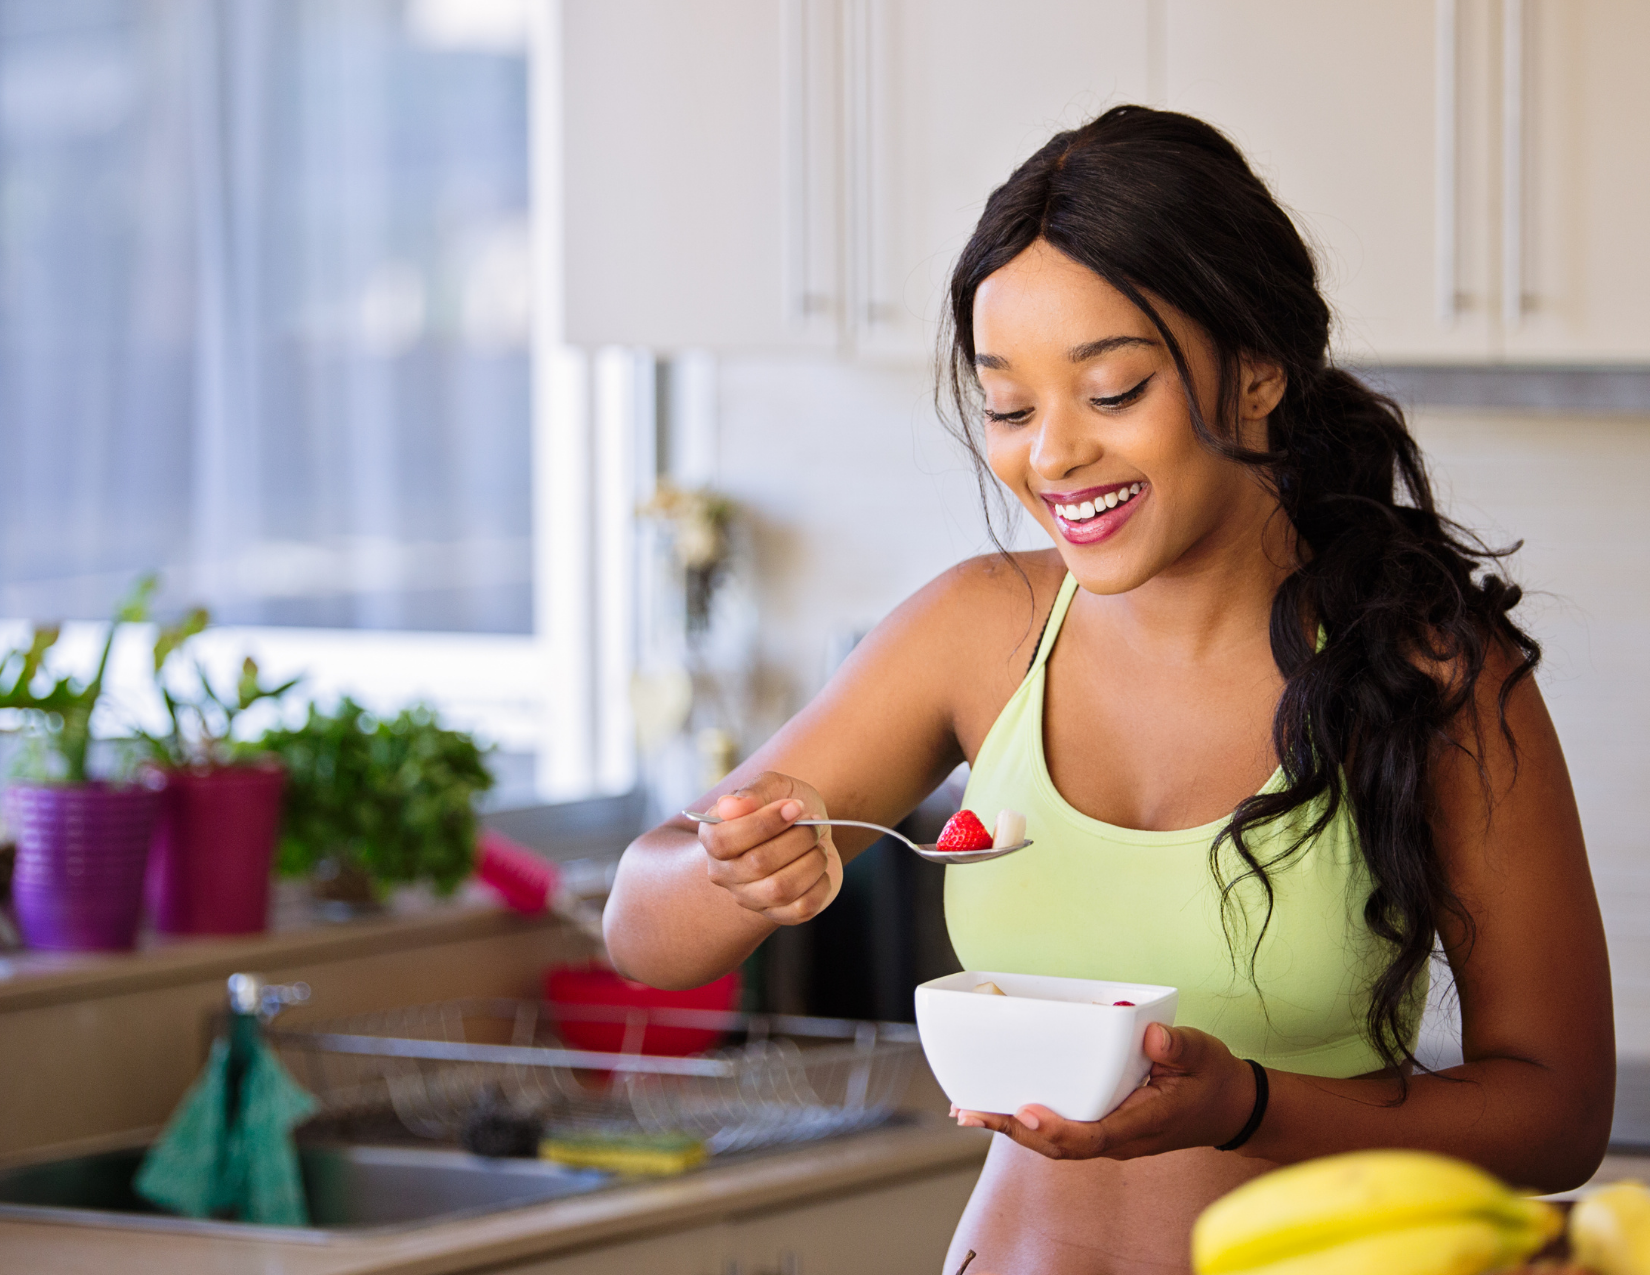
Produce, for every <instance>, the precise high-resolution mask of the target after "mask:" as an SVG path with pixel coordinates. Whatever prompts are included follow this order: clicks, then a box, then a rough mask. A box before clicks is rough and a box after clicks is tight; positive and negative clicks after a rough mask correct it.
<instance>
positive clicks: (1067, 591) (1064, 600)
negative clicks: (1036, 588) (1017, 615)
mask: <svg viewBox="0 0 1650 1275" xmlns="http://www.w3.org/2000/svg"><path fill="white" fill-rule="evenodd" d="M1076 596H1077V577H1076V576H1074V575H1072V574H1071V572H1069V571H1068V572H1066V578H1065V579H1064V580H1062V581H1061V582H1060V592H1059V593H1058V594H1056V595H1055V598H1054V606H1053V607H1052V608H1050V610H1049V613H1048V619H1046V620H1044V621H1043V637H1042V640H1041V641H1040V642H1038V643H1037V654H1036V655H1035V656H1034V657H1032V661H1031V667H1030V668H1029V669H1027V670H1026V676H1027V677H1030V676H1031V675H1032V674H1033V673H1035V672H1036V671H1037V670H1038V669H1040V668H1041V667H1042V666H1043V665H1044V664H1046V663H1047V662H1048V653H1049V652H1050V651H1052V650H1053V649H1054V639H1055V638H1057V637H1059V636H1060V626H1061V625H1062V624H1064V623H1065V622H1066V612H1067V611H1069V610H1070V609H1071V600H1072V599H1073V598H1074V597H1076Z"/></svg>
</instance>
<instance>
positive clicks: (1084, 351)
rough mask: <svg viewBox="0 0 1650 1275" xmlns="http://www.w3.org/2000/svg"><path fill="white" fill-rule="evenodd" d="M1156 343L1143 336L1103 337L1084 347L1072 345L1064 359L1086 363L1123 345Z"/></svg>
mask: <svg viewBox="0 0 1650 1275" xmlns="http://www.w3.org/2000/svg"><path fill="white" fill-rule="evenodd" d="M1156 344H1157V342H1156V341H1150V340H1147V339H1146V338H1145V337H1143V336H1103V337H1101V338H1100V339H1099V340H1098V341H1089V342H1088V343H1087V344H1084V345H1074V346H1072V347H1071V349H1069V350H1067V351H1066V357H1067V358H1068V359H1070V360H1071V361H1072V362H1073V363H1087V362H1088V361H1089V360H1090V359H1094V358H1099V357H1100V355H1102V354H1110V353H1111V352H1112V351H1113V350H1115V349H1118V348H1119V347H1120V346H1125V345H1156Z"/></svg>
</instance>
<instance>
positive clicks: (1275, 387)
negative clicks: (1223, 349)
mask: <svg viewBox="0 0 1650 1275" xmlns="http://www.w3.org/2000/svg"><path fill="white" fill-rule="evenodd" d="M1240 374H1241V377H1242V379H1241V381H1240V382H1239V384H1240V386H1241V389H1240V391H1239V394H1238V419H1239V421H1241V422H1242V423H1244V424H1248V423H1250V422H1256V423H1258V422H1260V421H1264V420H1265V419H1266V418H1267V417H1268V416H1270V415H1271V414H1272V409H1274V408H1275V407H1277V405H1278V404H1279V403H1281V402H1282V401H1283V391H1284V390H1285V389H1286V388H1287V387H1288V384H1289V377H1288V376H1287V375H1286V374H1285V373H1284V370H1283V369H1282V368H1281V367H1279V366H1278V365H1277V364H1276V363H1268V362H1266V361H1264V360H1262V359H1254V358H1251V357H1249V356H1248V355H1247V354H1246V355H1244V356H1243V358H1242V360H1241V369H1240Z"/></svg>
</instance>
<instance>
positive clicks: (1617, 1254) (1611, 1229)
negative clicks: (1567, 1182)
mask: <svg viewBox="0 0 1650 1275" xmlns="http://www.w3.org/2000/svg"><path fill="white" fill-rule="evenodd" d="M1570 1252H1571V1254H1572V1256H1573V1257H1574V1258H1575V1260H1576V1261H1577V1262H1579V1263H1580V1264H1581V1265H1582V1266H1585V1267H1587V1268H1588V1269H1589V1270H1594V1271H1597V1272H1598V1273H1599V1275H1650V1190H1646V1189H1645V1187H1644V1186H1643V1184H1642V1183H1638V1182H1616V1183H1612V1184H1611V1185H1610V1186H1607V1187H1602V1188H1600V1189H1599V1190H1597V1191H1594V1192H1592V1193H1591V1194H1589V1195H1586V1196H1584V1197H1583V1198H1582V1200H1581V1202H1580V1203H1579V1204H1577V1205H1576V1206H1575V1208H1573V1209H1572V1210H1570Z"/></svg>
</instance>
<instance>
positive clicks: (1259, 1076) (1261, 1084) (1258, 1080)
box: [1215, 1058, 1268, 1151]
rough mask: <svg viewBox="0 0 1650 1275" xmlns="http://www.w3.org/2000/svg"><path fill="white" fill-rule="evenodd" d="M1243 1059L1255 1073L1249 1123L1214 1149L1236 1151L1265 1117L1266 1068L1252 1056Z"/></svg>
mask: <svg viewBox="0 0 1650 1275" xmlns="http://www.w3.org/2000/svg"><path fill="white" fill-rule="evenodd" d="M1243 1061H1244V1062H1246V1063H1248V1064H1249V1066H1250V1068H1251V1069H1252V1070H1253V1071H1254V1073H1255V1109H1254V1110H1253V1111H1251V1112H1250V1113H1249V1123H1248V1124H1246V1125H1244V1126H1243V1128H1241V1129H1239V1130H1238V1136H1237V1137H1235V1138H1233V1139H1232V1140H1231V1141H1230V1142H1226V1143H1222V1144H1221V1145H1220V1146H1218V1147H1216V1148H1215V1150H1216V1151H1236V1150H1237V1149H1238V1148H1239V1147H1241V1146H1242V1145H1243V1144H1244V1143H1245V1142H1247V1141H1249V1139H1250V1138H1252V1137H1254V1136H1255V1130H1256V1129H1258V1128H1260V1122H1261V1121H1262V1120H1264V1119H1266V1099H1267V1097H1268V1087H1267V1084H1266V1068H1264V1067H1262V1066H1261V1065H1260V1064H1259V1063H1258V1062H1256V1061H1255V1060H1254V1059H1253V1058H1245V1059H1244V1060H1243Z"/></svg>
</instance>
